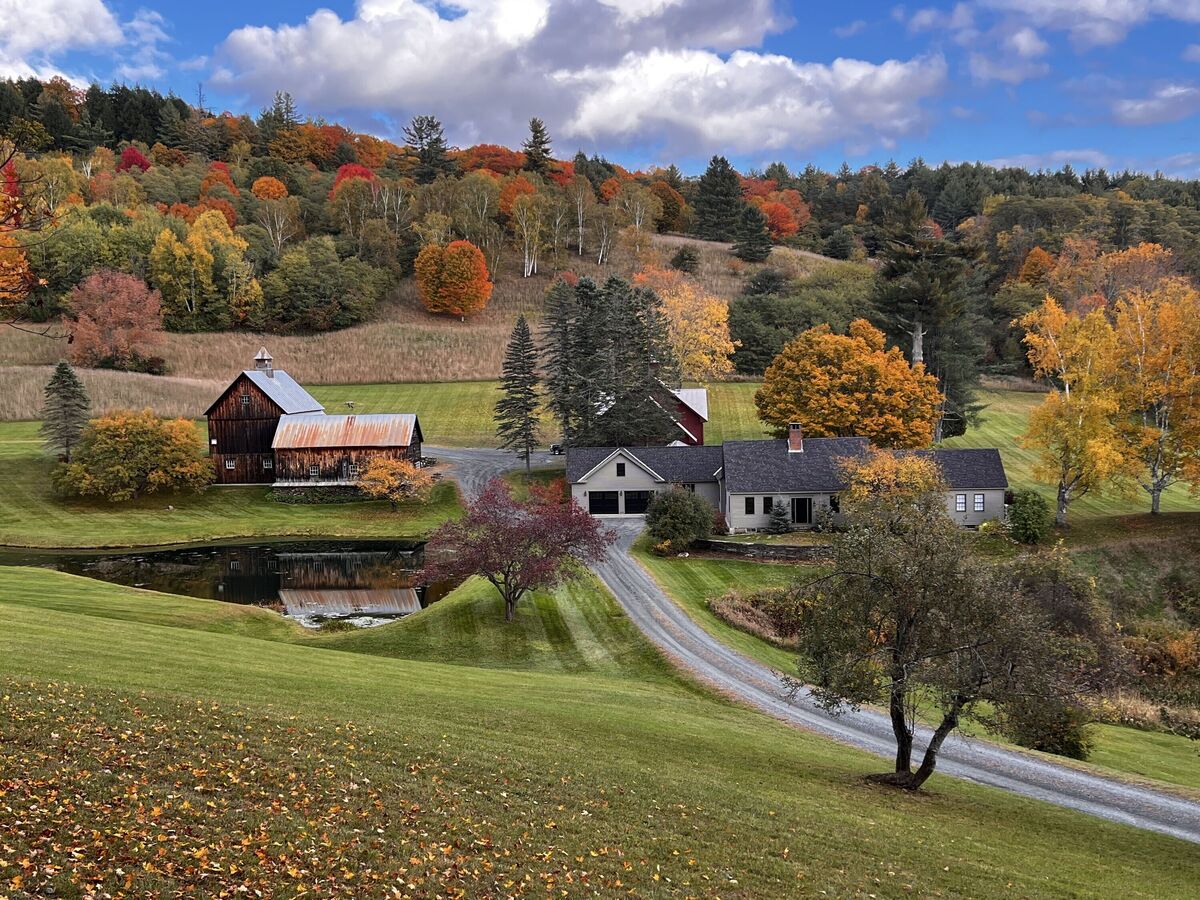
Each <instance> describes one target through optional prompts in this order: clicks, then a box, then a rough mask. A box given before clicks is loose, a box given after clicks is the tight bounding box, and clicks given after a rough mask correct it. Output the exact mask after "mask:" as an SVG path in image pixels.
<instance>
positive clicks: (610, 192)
mask: <svg viewBox="0 0 1200 900" xmlns="http://www.w3.org/2000/svg"><path fill="white" fill-rule="evenodd" d="M624 180H625V179H623V178H620V177H619V176H616V175H614V176H613V177H612V178H608V179H605V180H604V181H602V182H600V199H601V200H603V201H604V202H605V203H607V202H608V201H609V200H611V199H612V198H613V197H615V196H617V194H618V193H620V191H621V183H622V182H623V181H624Z"/></svg>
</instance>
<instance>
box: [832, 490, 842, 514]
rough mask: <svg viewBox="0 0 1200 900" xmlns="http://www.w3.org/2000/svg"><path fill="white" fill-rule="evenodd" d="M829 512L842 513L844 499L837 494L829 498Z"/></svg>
mask: <svg viewBox="0 0 1200 900" xmlns="http://www.w3.org/2000/svg"><path fill="white" fill-rule="evenodd" d="M829 511H830V512H832V513H840V512H841V511H842V498H841V497H839V496H838V495H837V494H834V495H833V496H831V497H830V498H829Z"/></svg>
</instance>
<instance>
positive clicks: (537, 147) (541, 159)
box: [521, 117, 552, 175]
mask: <svg viewBox="0 0 1200 900" xmlns="http://www.w3.org/2000/svg"><path fill="white" fill-rule="evenodd" d="M521 150H522V151H524V153H525V168H526V169H528V170H529V171H530V172H536V173H537V174H538V175H545V174H546V172H547V171H549V169H550V163H551V162H552V159H551V156H550V135H549V133H548V132H547V131H546V125H545V123H544V122H543V121H542V120H541V119H538V118H536V117H535V118H532V119H530V120H529V139H528V140H527V141H525V143H524V144H522V145H521Z"/></svg>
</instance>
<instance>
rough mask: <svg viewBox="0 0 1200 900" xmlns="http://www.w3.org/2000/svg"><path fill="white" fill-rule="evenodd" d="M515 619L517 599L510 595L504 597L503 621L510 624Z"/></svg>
mask: <svg viewBox="0 0 1200 900" xmlns="http://www.w3.org/2000/svg"><path fill="white" fill-rule="evenodd" d="M516 617H517V598H516V597H515V596H513V595H511V594H505V595H504V621H505V622H511V621H512V620H513V619H515V618H516Z"/></svg>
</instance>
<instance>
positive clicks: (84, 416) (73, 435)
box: [39, 362, 91, 462]
mask: <svg viewBox="0 0 1200 900" xmlns="http://www.w3.org/2000/svg"><path fill="white" fill-rule="evenodd" d="M45 394H46V402H45V406H44V407H43V409H42V426H41V428H40V430H39V432H40V434H41V435H42V437H43V438H44V439H45V441H46V449H47V450H49V451H50V452H51V453H54V454H55V455H56V456H61V457H62V458H63V459H65V460H66V461H67V462H70V460H71V450H72V449H73V448H74V447H75V445H76V444H77V443H78V442H79V435H80V434H81V433H82V432H83V428H84V426H85V425H87V422H88V411H89V408H90V406H91V403H90V401H89V400H88V395H87V391H86V390H84V387H83V382H82V381H80V380H79V376H78V375H76V374H75V370H74V369H73V368H71V365H70V363H67V362H60V363H59V364H58V366H56V367H55V369H54V374H53V375H51V376H50V381H49V382H47V383H46V390H45Z"/></svg>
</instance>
